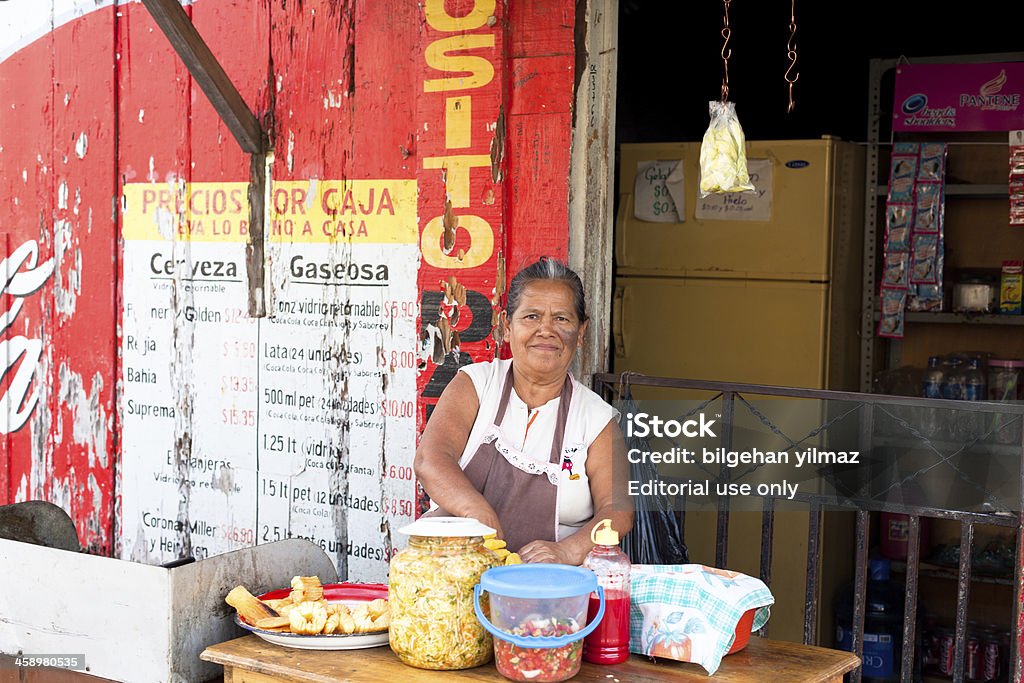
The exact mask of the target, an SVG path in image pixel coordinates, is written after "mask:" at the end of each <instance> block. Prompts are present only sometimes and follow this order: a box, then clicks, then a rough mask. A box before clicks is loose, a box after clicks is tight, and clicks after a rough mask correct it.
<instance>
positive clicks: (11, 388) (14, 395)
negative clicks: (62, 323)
mask: <svg viewBox="0 0 1024 683" xmlns="http://www.w3.org/2000/svg"><path fill="white" fill-rule="evenodd" d="M53 263H54V262H53V259H52V258H50V259H47V260H46V261H44V262H42V263H40V262H39V244H38V243H37V242H36V241H35V240H27V241H26V242H24V243H22V245H21V246H19V247H18V248H17V249H15V250H14V251H13V252H12V253H11V254H10V256H8V257H7V258H5V259H4V260H3V261H2V262H0V278H2V282H3V293H4V294H7V295H8V296H10V297H12V301H11V304H10V306H9V307H8V309H7V310H6V311H4V312H3V313H2V314H0V332H2V334H3V336H2V337H0V362H4V363H5V365H4V370H3V376H4V377H5V378H7V377H8V376H9V377H10V379H9V381H8V382H7V383H6V385H5V386H4V387H3V394H2V395H0V431H2V432H3V433H4V434H10V433H11V432H16V431H18V430H19V429H21V428H22V427H24V426H25V423H26V422H28V418H29V416H31V415H32V411H33V410H35V408H36V404H37V403H38V402H39V382H38V380H37V378H36V374H37V372H38V370H39V359H40V357H41V356H42V353H43V341H42V340H41V339H39V338H34V337H26V336H25V335H22V334H13V331H14V330H13V325H14V322H15V321H16V320H17V319H18V315H19V314H20V313H21V309H22V307H23V306H24V305H25V299H26V298H27V297H30V296H32V295H33V294H36V293H37V292H38V291H39V290H40V288H42V286H43V285H44V284H46V281H47V280H49V279H50V278H51V277H52V276H53ZM11 373H13V374H11Z"/></svg>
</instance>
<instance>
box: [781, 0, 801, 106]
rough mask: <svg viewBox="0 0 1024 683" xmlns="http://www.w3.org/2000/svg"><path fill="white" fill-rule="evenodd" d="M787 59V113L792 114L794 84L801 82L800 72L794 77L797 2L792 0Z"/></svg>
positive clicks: (785, 76) (794, 104)
mask: <svg viewBox="0 0 1024 683" xmlns="http://www.w3.org/2000/svg"><path fill="white" fill-rule="evenodd" d="M786 58H787V59H788V60H789V66H787V67H786V73H785V75H784V76H783V78H784V79H785V80H786V83H788V84H789V105H788V106H787V107H786V113H787V114H789V113H792V111H793V109H795V108H796V102H794V101H793V84H794V83H796V82H797V81H799V80H800V74H799V72H798V73H797V74H796V75H795V76H794V75H792V74H793V69H795V68H796V59H797V53H796V0H790V3H789V39H788V40H786Z"/></svg>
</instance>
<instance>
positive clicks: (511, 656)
mask: <svg viewBox="0 0 1024 683" xmlns="http://www.w3.org/2000/svg"><path fill="white" fill-rule="evenodd" d="M579 630H580V626H579V624H577V623H576V620H575V619H560V620H555V619H528V620H526V621H524V622H523V623H522V624H520V625H519V626H516V627H515V628H513V629H510V630H509V631H508V632H509V633H511V634H512V635H517V636H564V635H567V634H570V633H575V632H577V631H579ZM582 653H583V639H582V638H581V639H579V640H575V641H573V642H571V643H569V644H568V645H563V646H562V647H548V648H544V647H519V646H518V645H515V644H513V643H510V642H509V641H507V640H503V639H502V638H501V637H500V636H498V637H496V638H495V639H494V662H495V664H496V665H497V667H498V672H499V673H501V675H502V676H504V677H505V678H509V679H511V680H513V681H534V682H536V683H556V682H557V681H564V680H567V679H569V678H572V677H573V676H575V675H576V674H577V673H579V670H580V663H581V661H582V659H581V655H582Z"/></svg>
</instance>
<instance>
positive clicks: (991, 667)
mask: <svg viewBox="0 0 1024 683" xmlns="http://www.w3.org/2000/svg"><path fill="white" fill-rule="evenodd" d="M1002 674H1003V667H1002V653H1001V652H1000V651H999V641H998V640H993V639H991V638H990V639H987V640H986V641H985V645H984V653H983V664H982V667H981V680H983V681H995V680H997V679H998V678H999V677H1000V676H1001V675H1002Z"/></svg>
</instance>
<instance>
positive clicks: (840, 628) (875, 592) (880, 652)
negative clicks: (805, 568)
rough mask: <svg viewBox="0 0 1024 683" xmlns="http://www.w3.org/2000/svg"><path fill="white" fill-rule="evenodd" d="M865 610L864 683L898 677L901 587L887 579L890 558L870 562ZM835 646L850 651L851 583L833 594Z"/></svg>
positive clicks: (901, 628)
mask: <svg viewBox="0 0 1024 683" xmlns="http://www.w3.org/2000/svg"><path fill="white" fill-rule="evenodd" d="M869 572H870V573H869V574H868V586H867V601H866V605H865V606H866V611H865V613H864V658H863V668H862V669H861V672H862V678H861V680H862V681H864V683H890V682H891V681H898V680H899V679H900V652H901V650H902V648H901V644H902V642H903V641H902V639H903V591H902V589H901V588H900V586H899V585H897V584H896V583H894V582H892V581H890V580H889V560H884V559H873V560H871V563H870V569H869ZM835 612H836V647H837V648H839V649H841V650H847V651H850V652H852V651H853V627H852V624H853V585H848V586H846V587H845V589H843V590H842V591H841V592H840V593H839V595H838V596H837V597H836V601H835Z"/></svg>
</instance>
